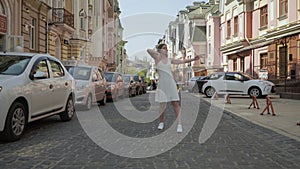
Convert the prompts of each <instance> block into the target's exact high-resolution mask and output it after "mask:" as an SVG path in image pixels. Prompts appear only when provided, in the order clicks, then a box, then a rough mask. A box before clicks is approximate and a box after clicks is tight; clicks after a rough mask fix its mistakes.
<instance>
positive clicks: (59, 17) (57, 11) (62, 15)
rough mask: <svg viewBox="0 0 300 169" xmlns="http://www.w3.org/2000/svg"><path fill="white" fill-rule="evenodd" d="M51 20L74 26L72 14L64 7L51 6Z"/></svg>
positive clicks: (58, 23)
mask: <svg viewBox="0 0 300 169" xmlns="http://www.w3.org/2000/svg"><path fill="white" fill-rule="evenodd" d="M52 22H53V24H55V25H67V26H69V27H71V28H74V15H73V14H72V13H71V12H69V11H67V10H66V9H64V8H53V9H52Z"/></svg>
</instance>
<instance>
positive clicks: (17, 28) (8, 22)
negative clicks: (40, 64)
mask: <svg viewBox="0 0 300 169" xmlns="http://www.w3.org/2000/svg"><path fill="white" fill-rule="evenodd" d="M28 10H29V9H28ZM22 11H26V7H25V8H22V2H21V1H20V0H1V1H0V51H15V50H18V49H20V50H23V46H24V38H23V36H22V30H23V29H25V27H27V26H25V25H22V23H21V15H22ZM44 16H45V14H44ZM27 28H28V29H27V30H29V27H27Z"/></svg>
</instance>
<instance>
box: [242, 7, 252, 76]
mask: <svg viewBox="0 0 300 169" xmlns="http://www.w3.org/2000/svg"><path fill="white" fill-rule="evenodd" d="M244 9H246V8H245V3H244ZM244 38H245V39H246V41H247V42H248V44H249V46H250V45H252V44H251V43H250V41H249V39H248V37H247V29H246V11H245V12H244ZM253 54H254V49H251V57H252V64H251V74H252V76H254V56H253Z"/></svg>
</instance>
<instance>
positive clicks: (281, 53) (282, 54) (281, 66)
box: [279, 46, 287, 78]
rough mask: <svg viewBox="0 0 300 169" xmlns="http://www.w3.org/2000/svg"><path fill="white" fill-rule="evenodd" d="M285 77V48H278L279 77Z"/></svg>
mask: <svg viewBox="0 0 300 169" xmlns="http://www.w3.org/2000/svg"><path fill="white" fill-rule="evenodd" d="M286 76H287V47H286V46H284V47H280V48H279V77H280V78H286Z"/></svg>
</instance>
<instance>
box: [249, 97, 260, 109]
mask: <svg viewBox="0 0 300 169" xmlns="http://www.w3.org/2000/svg"><path fill="white" fill-rule="evenodd" d="M252 105H253V107H254V108H257V109H259V106H258V102H257V99H256V96H252V102H251V104H250V106H249V107H248V109H250V108H251V106H252Z"/></svg>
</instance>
